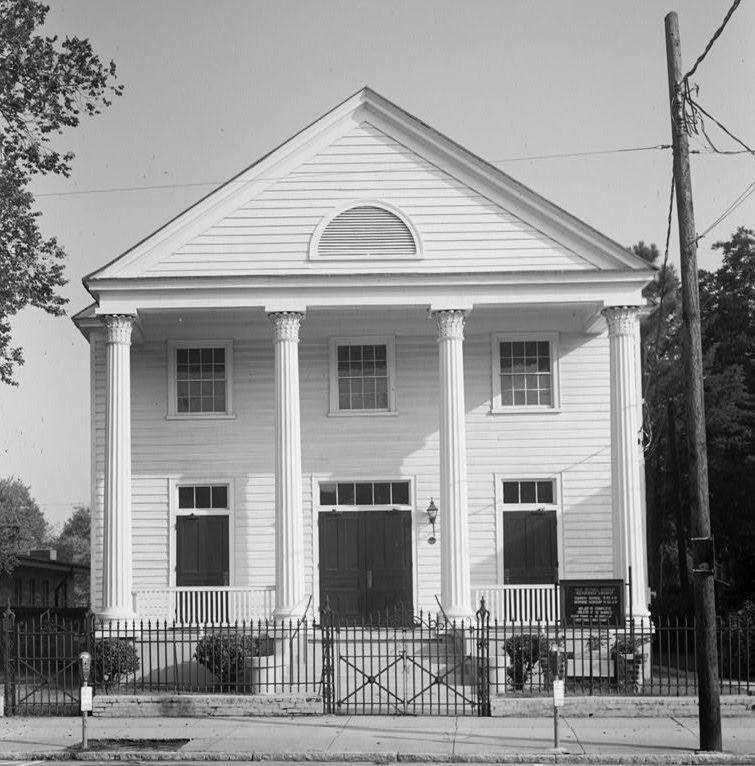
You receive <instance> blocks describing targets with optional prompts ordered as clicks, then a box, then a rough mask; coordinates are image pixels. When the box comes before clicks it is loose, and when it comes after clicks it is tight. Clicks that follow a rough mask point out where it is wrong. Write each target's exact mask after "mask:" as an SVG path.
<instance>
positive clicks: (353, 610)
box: [319, 511, 412, 619]
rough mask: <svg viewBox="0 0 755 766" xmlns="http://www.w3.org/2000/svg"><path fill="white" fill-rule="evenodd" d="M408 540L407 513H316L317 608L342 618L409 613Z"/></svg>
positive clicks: (409, 566)
mask: <svg viewBox="0 0 755 766" xmlns="http://www.w3.org/2000/svg"><path fill="white" fill-rule="evenodd" d="M411 540H412V518H411V512H410V511H346V512H323V513H320V517H319V546H320V604H321V605H323V606H324V604H325V600H326V597H327V599H328V600H329V603H330V607H331V609H332V610H333V613H334V615H336V616H338V617H339V618H345V619H370V618H376V617H377V616H378V615H379V613H381V612H383V613H384V612H386V611H393V610H394V609H405V610H406V611H407V612H408V613H410V612H411V609H412V545H411Z"/></svg>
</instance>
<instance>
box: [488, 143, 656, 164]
mask: <svg viewBox="0 0 755 766" xmlns="http://www.w3.org/2000/svg"><path fill="white" fill-rule="evenodd" d="M670 148H671V144H656V145H654V146H630V147H627V148H623V149H600V150H597V151H592V152H569V153H565V154H535V155H532V156H529V157H508V158H506V159H505V160H491V162H492V164H493V165H500V164H503V163H504V162H525V161H528V160H555V159H563V158H569V157H592V156H595V155H598V154H623V153H624V152H647V151H650V150H653V149H655V150H658V149H670Z"/></svg>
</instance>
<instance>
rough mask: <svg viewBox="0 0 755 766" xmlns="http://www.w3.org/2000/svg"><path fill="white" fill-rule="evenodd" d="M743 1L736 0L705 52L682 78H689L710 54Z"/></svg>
mask: <svg viewBox="0 0 755 766" xmlns="http://www.w3.org/2000/svg"><path fill="white" fill-rule="evenodd" d="M741 2H742V0H734V3H733V5H732V6H731V8H729V10H728V12H727V13H726V16H724V20H723V21H722V22H721V26H720V27H719V28H718V29H717V30H716V31H715V32H714V33H713V37H711V38H710V40H709V41H708V44H707V45H706V46H705V49H704V50H703V52H702V53H701V54H700V55H699V56H698V57H697V61H695V63H694V64H693V65H692V69H690V70H689V72H687V74H685V75H684V77H682V80H689V78H690V77H692V75H693V74H694V73H695V71H696V69H697V67H698V66H699V65H700V63H701V62H702V60H703V59H704V58H705V57H706V56H707V55H708V51H709V50H710V49H711V48H712V47H713V44H714V43H715V42H716V40H718V38H719V37H720V36H721V32H723V31H724V27H725V26H726V25H727V24H728V23H729V19H730V18H731V17H732V15H733V13H734V11H736V10H737V7H738V6H739V4H740V3H741Z"/></svg>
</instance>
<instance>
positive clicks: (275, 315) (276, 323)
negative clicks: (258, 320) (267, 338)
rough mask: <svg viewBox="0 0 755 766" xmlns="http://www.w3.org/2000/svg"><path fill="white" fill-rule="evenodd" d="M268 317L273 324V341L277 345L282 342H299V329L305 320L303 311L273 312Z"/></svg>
mask: <svg viewBox="0 0 755 766" xmlns="http://www.w3.org/2000/svg"><path fill="white" fill-rule="evenodd" d="M267 316H268V319H270V321H271V322H272V323H273V340H274V341H275V342H276V343H278V342H279V341H282V340H290V341H293V342H294V343H298V342H299V328H300V327H301V323H302V321H303V320H304V314H303V313H302V312H301V311H272V312H270V313H269V314H268V315H267Z"/></svg>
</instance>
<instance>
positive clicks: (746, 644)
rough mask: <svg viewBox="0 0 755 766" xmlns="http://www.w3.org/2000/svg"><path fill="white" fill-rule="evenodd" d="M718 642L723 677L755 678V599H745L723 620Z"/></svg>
mask: <svg viewBox="0 0 755 766" xmlns="http://www.w3.org/2000/svg"><path fill="white" fill-rule="evenodd" d="M718 642H719V663H720V665H721V676H722V677H723V678H728V679H730V680H733V681H746V680H750V679H753V678H755V601H745V602H744V604H743V605H742V607H741V608H740V609H739V610H738V611H737V612H735V613H734V614H730V615H729V617H728V619H724V620H721V622H720V628H719V635H718Z"/></svg>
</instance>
